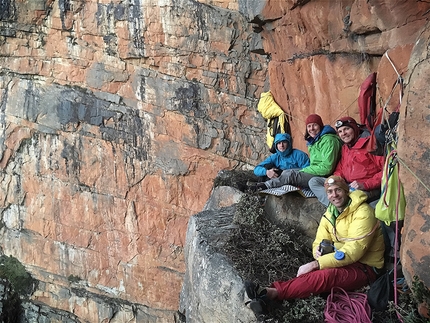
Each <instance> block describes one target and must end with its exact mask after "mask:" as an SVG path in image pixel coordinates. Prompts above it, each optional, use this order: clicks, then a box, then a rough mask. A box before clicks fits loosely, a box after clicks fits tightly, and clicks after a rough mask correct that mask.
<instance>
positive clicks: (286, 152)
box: [274, 133, 293, 157]
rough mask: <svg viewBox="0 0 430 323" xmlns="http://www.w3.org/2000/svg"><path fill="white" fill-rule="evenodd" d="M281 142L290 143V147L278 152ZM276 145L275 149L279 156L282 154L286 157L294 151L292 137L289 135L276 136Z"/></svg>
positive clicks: (280, 134) (279, 134)
mask: <svg viewBox="0 0 430 323" xmlns="http://www.w3.org/2000/svg"><path fill="white" fill-rule="evenodd" d="M281 141H288V147H287V149H285V150H284V151H279V150H278V142H281ZM274 143H275V149H276V151H277V152H278V154H280V155H282V156H284V157H285V156H288V155H289V154H291V153H292V151H293V145H292V144H291V136H290V135H289V134H288V133H278V134H277V135H276V136H275V142H274Z"/></svg>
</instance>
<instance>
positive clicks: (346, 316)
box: [324, 287, 372, 323]
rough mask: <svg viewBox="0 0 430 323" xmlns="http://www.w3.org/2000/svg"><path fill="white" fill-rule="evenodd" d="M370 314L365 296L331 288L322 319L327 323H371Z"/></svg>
mask: <svg viewBox="0 0 430 323" xmlns="http://www.w3.org/2000/svg"><path fill="white" fill-rule="evenodd" d="M371 313H372V311H371V309H370V305H369V304H368V302H367V295H366V294H363V293H356V292H346V291H345V290H344V289H342V288H340V287H333V288H332V289H331V293H330V295H329V296H328V297H327V304H326V307H325V310H324V318H325V322H327V323H372V321H371V320H370V317H371Z"/></svg>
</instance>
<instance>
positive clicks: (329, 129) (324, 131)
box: [306, 125, 337, 146]
mask: <svg viewBox="0 0 430 323" xmlns="http://www.w3.org/2000/svg"><path fill="white" fill-rule="evenodd" d="M329 133H330V134H333V135H337V132H336V130H334V128H333V127H332V126H329V125H325V126H324V128H322V130H321V131H320V133H319V134H318V135H317V136H316V137H315V138H312V137H309V138H308V139H306V141H307V145H308V146H309V145H312V144H313V143H315V142H317V141H318V139H320V138H321V137H322V136H324V135H326V134H329Z"/></svg>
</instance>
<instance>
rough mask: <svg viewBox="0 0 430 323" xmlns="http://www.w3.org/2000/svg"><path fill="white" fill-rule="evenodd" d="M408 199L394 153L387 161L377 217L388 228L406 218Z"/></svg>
mask: <svg viewBox="0 0 430 323" xmlns="http://www.w3.org/2000/svg"><path fill="white" fill-rule="evenodd" d="M405 210H406V199H405V194H404V191H403V185H402V183H401V182H400V179H399V164H398V162H397V160H396V157H395V151H392V152H391V153H390V154H389V155H388V157H387V159H386V160H385V166H384V171H383V173H382V180H381V198H380V199H379V201H378V203H377V204H376V206H375V217H376V218H377V219H378V220H381V221H384V222H385V223H386V224H387V225H388V226H389V225H390V223H391V222H395V221H400V220H403V219H404V218H405Z"/></svg>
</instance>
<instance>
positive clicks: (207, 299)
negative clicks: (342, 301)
mask: <svg viewBox="0 0 430 323" xmlns="http://www.w3.org/2000/svg"><path fill="white" fill-rule="evenodd" d="M242 195H243V193H242V192H240V191H238V190H237V189H234V188H232V187H228V186H218V187H216V188H215V189H214V190H213V191H212V194H211V196H210V198H209V200H208V203H207V204H206V206H205V210H204V211H202V212H200V213H198V214H196V215H194V216H192V217H191V218H190V221H189V222H188V229H187V235H186V241H185V249H184V254H185V263H186V271H185V276H184V283H183V287H182V291H181V297H180V305H179V311H180V312H181V313H183V314H184V315H185V317H186V322H187V323H200V322H205V323H212V322H213V323H215V322H238V323H240V322H255V315H254V314H253V312H252V311H251V310H250V309H249V308H248V307H246V306H244V303H245V301H246V300H247V298H246V297H245V298H244V295H245V291H244V288H243V277H240V276H239V275H238V273H237V272H236V271H235V269H234V268H233V267H232V264H231V263H230V262H229V260H228V258H226V256H225V255H223V254H221V253H219V252H218V250H222V246H223V245H224V244H225V242H226V240H227V238H228V236H229V235H230V231H231V230H232V229H233V228H234V226H235V224H234V223H233V216H234V213H235V207H236V203H237V202H238V201H239V199H240V197H241V196H242ZM226 196H230V198H226ZM299 209H300V213H301V214H300V216H298V215H297V212H296V210H299ZM321 209H323V210H324V207H323V206H322V205H321V204H320V203H319V202H318V200H317V199H316V198H307V199H306V198H304V197H302V196H299V195H298V194H297V193H289V194H285V195H283V196H282V198H279V197H276V196H273V195H266V198H265V206H264V210H265V212H266V216H267V217H268V219H269V220H270V221H271V222H272V223H275V224H278V225H279V226H281V227H282V225H283V224H285V223H286V222H289V223H291V222H293V223H294V224H295V225H297V226H298V227H300V228H302V229H304V230H306V231H307V236H306V237H302V238H303V242H304V245H306V244H307V247H309V248H311V243H312V241H313V239H312V237H315V233H316V226H315V225H314V224H318V223H319V220H320V218H321V215H322V213H321ZM244 252H246V251H244Z"/></svg>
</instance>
